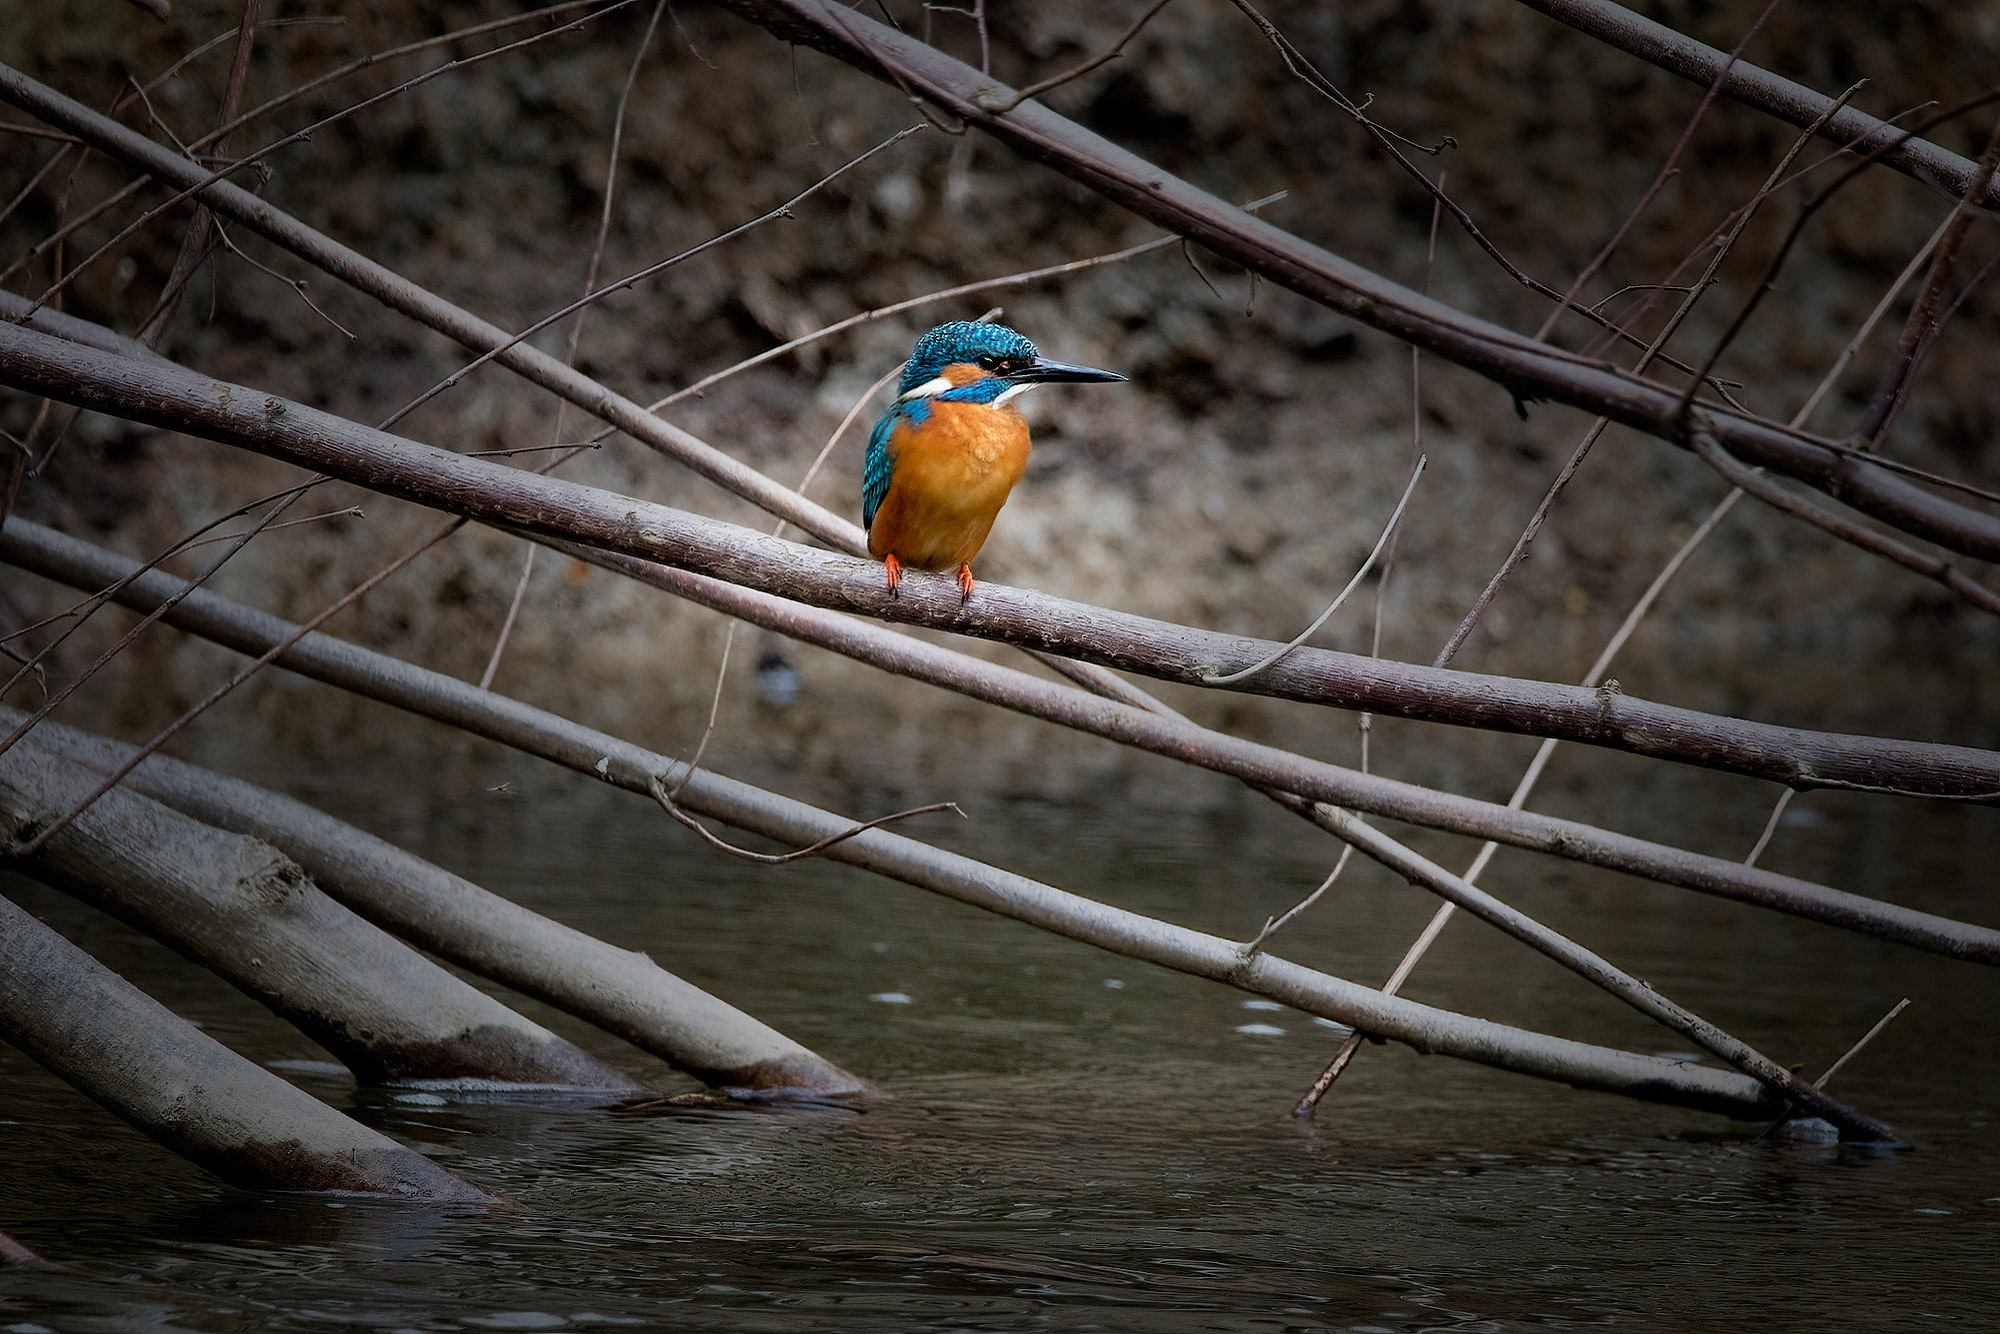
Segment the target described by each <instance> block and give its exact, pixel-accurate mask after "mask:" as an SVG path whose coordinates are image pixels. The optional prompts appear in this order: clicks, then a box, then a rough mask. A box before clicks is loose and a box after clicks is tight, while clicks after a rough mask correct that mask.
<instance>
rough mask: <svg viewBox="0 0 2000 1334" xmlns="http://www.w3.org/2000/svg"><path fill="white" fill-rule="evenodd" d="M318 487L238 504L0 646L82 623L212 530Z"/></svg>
mask: <svg viewBox="0 0 2000 1334" xmlns="http://www.w3.org/2000/svg"><path fill="white" fill-rule="evenodd" d="M318 485H320V482H319V481H311V482H306V483H304V484H302V485H299V486H288V487H286V488H285V489H284V490H283V491H279V492H276V493H275V494H272V495H268V496H260V497H258V498H257V499H256V500H253V501H251V502H250V503H249V504H247V505H238V506H237V507H236V508H235V509H233V510H230V511H229V512H228V513H226V514H222V515H219V516H217V517H216V518H213V519H210V520H209V521H208V522H207V523H205V524H203V525H202V526H201V527H199V528H197V529H195V530H194V532H192V533H190V534H189V535H188V536H186V537H184V538H181V539H180V540H179V541H177V542H175V543H174V544H173V545H171V546H169V547H167V548H165V549H164V550H162V551H161V552H160V553H159V554H158V555H157V556H154V557H153V558H152V559H151V560H149V561H147V562H145V563H144V564H143V565H141V566H140V567H139V568H138V569H137V570H136V571H135V572H134V573H132V574H131V575H129V576H126V577H125V578H124V579H122V580H120V581H117V582H114V583H113V584H111V585H110V586H108V587H106V588H101V589H99V590H97V591H96V592H95V593H92V594H91V595H90V596H89V597H87V598H84V599H82V600H81V601H79V602H77V603H76V604H74V605H73V606H70V607H67V608H65V609H63V610H62V611H59V612H57V613H55V614H54V615H53V616H44V617H43V618H42V619H41V620H39V621H35V622H33V623H32V624H29V625H24V626H22V627H21V628H20V629H18V630H13V631H9V632H8V633H6V634H4V635H0V644H5V643H10V642H12V641H13V640H16V639H19V638H20V637H21V636H23V635H26V634H31V633H33V632H34V631H36V630H39V629H41V628H42V627H43V626H46V625H53V624H55V623H56V622H57V621H63V620H69V619H72V618H78V619H79V621H81V620H82V619H87V618H88V617H89V616H90V615H91V613H93V612H95V611H96V610H97V609H98V608H99V607H102V606H104V605H105V604H106V603H107V602H109V601H111V600H112V599H113V597H114V596H115V595H116V594H117V592H118V590H119V589H121V588H123V587H124V586H125V585H126V584H128V583H130V582H131V581H132V580H133V579H136V578H138V577H139V575H141V574H144V573H145V572H146V571H147V570H150V569H152V568H153V567H155V566H156V565H158V564H159V563H160V562H161V561H164V560H166V559H168V558H169V557H171V556H173V555H176V554H177V553H179V552H182V551H185V550H187V549H188V548H190V547H194V546H201V545H204V543H203V542H201V541H198V540H197V539H199V538H201V535H202V534H203V533H206V532H208V531H209V530H210V529H212V528H218V527H220V526H222V525H223V524H225V523H228V522H229V521H230V520H231V519H235V518H240V517H241V516H243V515H245V514H248V513H250V512H251V511H252V510H255V509H259V508H261V507H263V506H265V505H272V504H276V503H277V502H278V501H280V500H283V499H285V497H287V496H291V495H294V494H297V495H304V494H305V493H306V492H307V491H309V490H311V489H312V488H313V487H315V486H318ZM283 526H284V525H283V524H273V525H268V526H267V527H280V528H281V527H283ZM63 637H64V638H67V637H68V632H65V634H64V636H63ZM61 642H62V640H61V639H58V640H56V641H55V644H51V645H49V648H51V649H52V648H54V647H55V646H56V644H60V643H61ZM47 652H48V649H44V650H43V651H42V654H38V655H37V657H38V658H39V657H40V656H42V655H43V654H46V653H47ZM13 685H14V683H13V682H12V681H9V682H8V683H7V684H6V685H4V686H0V695H4V694H6V693H7V691H8V690H10V689H12V687H13Z"/></svg>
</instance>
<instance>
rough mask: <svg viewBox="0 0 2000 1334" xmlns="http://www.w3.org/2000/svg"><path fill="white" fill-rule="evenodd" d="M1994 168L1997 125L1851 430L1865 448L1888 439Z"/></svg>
mask: <svg viewBox="0 0 2000 1334" xmlns="http://www.w3.org/2000/svg"><path fill="white" fill-rule="evenodd" d="M1996 165H2000V125H1995V126H1994V127H1993V133H1992V134H1991V135H1990V136H1988V138H1987V140H1986V151H1985V152H1983V153H1981V154H1980V155H1979V169H1978V170H1977V171H1976V172H1974V173H1973V177H1972V183H1971V184H1970V185H1968V186H1967V187H1966V190H1965V198H1963V199H1961V200H1960V201H1959V202H1958V206H1957V207H1956V208H1954V209H1952V211H1951V218H1950V220H1949V221H1948V222H1947V223H1946V225H1945V231H1944V236H1943V237H1942V238H1941V239H1940V240H1939V241H1938V244H1937V249H1936V252H1935V254H1934V256H1933V258H1932V259H1931V271H1930V273H1929V274H1928V275H1927V276H1926V277H1925V279H1924V285H1923V288H1922V289H1921V290H1920V291H1919V292H1918V293H1917V300H1916V304H1915V305H1914V306H1912V307H1911V308H1910V318H1909V320H1908V321H1907V322H1905V324H1904V325H1903V336H1902V338H1901V339H1900V340H1898V342H1897V344H1896V352H1895V355H1894V356H1892V357H1891V358H1890V359H1889V363H1888V365H1886V366H1884V367H1883V368H1882V378H1881V381H1880V383H1879V384H1877V385H1876V387H1875V395H1874V397H1873V398H1871V399H1870V400H1869V402H1868V410H1867V411H1866V412H1864V413H1863V414H1862V416H1861V420H1860V422H1859V423H1857V424H1856V426H1855V428H1854V434H1855V436H1856V438H1858V439H1860V440H1863V441H1866V442H1867V444H1868V446H1869V447H1870V448H1878V449H1879V448H1880V447H1881V444H1882V439H1883V437H1884V436H1886V435H1887V434H1888V432H1889V427H1890V426H1891V425H1892V424H1893V423H1894V421H1895V417H1896V413H1897V410H1898V409H1899V408H1900V407H1901V406H1902V403H1903V401H1904V400H1905V398H1907V396H1908V394H1909V389H1910V384H1911V382H1912V381H1914V380H1915V378H1916V369H1917V355H1918V350H1919V349H1920V348H1921V347H1922V346H1923V344H1924V343H1925V342H1927V341H1928V340H1929V339H1931V338H1933V337H1935V336H1936V334H1937V331H1938V328H1939V326H1940V324H1941V321H1939V320H1938V318H1937V313H1938V304H1939V303H1940V302H1941V301H1943V300H1944V290H1945V288H1946V286H1947V285H1949V283H1950V282H1951V273H1952V267H1953V266H1954V265H1955V264H1956V263H1957V261H1958V248H1959V246H1960V244H1961V243H1963V242H1964V240H1965V234H1966V232H1967V231H1968V230H1969V229H1970V228H1971V226H1972V219H1973V217H1974V216H1975V214H1976V213H1980V212H1985V211H1986V210H1985V209H1983V208H1982V207H1980V206H1979V205H1978V204H1975V203H1974V202H1973V201H1975V200H1979V199H1983V198H1985V196H1986V192H1987V189H1988V187H1989V186H1991V185H1992V183H1993V171H1994V168H1995V166H1996Z"/></svg>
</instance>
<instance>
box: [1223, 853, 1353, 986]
mask: <svg viewBox="0 0 2000 1334" xmlns="http://www.w3.org/2000/svg"><path fill="white" fill-rule="evenodd" d="M1353 857H1354V845H1353V844H1352V843H1343V844H1341V845H1340V856H1339V858H1338V859H1337V860H1336V861H1335V862H1334V863H1333V869H1332V870H1331V871H1328V872H1327V873H1326V879H1324V880H1322V881H1320V882H1319V888H1318V889H1315V890H1314V891H1313V892H1312V893H1310V894H1308V895H1306V896H1305V897H1304V898H1302V899H1300V900H1299V901H1298V902H1297V903H1294V904H1293V905H1292V906H1291V907H1289V908H1287V909H1285V911H1284V912H1282V913H1280V914H1278V915H1277V916H1276V917H1266V918H1265V919H1264V928H1263V930H1261V931H1259V932H1258V933H1257V934H1256V935H1255V936H1254V937H1252V938H1251V939H1250V940H1247V941H1245V942H1244V944H1243V955H1244V957H1245V958H1249V957H1250V956H1251V955H1254V954H1260V953H1262V952H1263V949H1264V942H1265V941H1267V940H1269V939H1270V938H1271V937H1272V936H1275V935H1277V934H1278V933H1279V932H1280V931H1283V930H1284V929H1285V928H1286V927H1288V926H1290V925H1291V924H1292V923H1293V922H1296V921H1297V920H1298V919H1299V914H1300V913H1303V912H1304V911H1305V910H1306V909H1308V908H1310V907H1312V906H1313V905H1314V904H1315V903H1318V902H1319V901H1320V897H1321V896H1322V895H1324V894H1325V893H1326V892H1327V891H1328V890H1329V889H1332V888H1333V886H1334V882H1335V881H1337V880H1339V879H1340V873H1341V872H1342V871H1345V870H1346V869H1347V863H1348V862H1349V861H1350V860H1352V859H1353Z"/></svg>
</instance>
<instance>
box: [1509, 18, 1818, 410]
mask: <svg viewBox="0 0 2000 1334" xmlns="http://www.w3.org/2000/svg"><path fill="white" fill-rule="evenodd" d="M1779 3H1780V0H1770V3H1768V4H1766V5H1765V6H1764V9H1763V12H1762V13H1760V14H1758V15H1757V21H1756V22H1755V23H1752V24H1751V25H1750V30H1749V31H1748V32H1746V33H1744V34H1743V39H1742V40H1741V41H1739V42H1737V43H1736V47H1735V49H1734V50H1732V51H1731V52H1730V53H1729V59H1727V60H1726V61H1724V62H1723V65H1722V68H1721V69H1719V70H1717V71H1716V74H1715V78H1713V79H1712V80H1710V81H1709V85H1708V91H1707V92H1705V93H1703V94H1702V95H1701V102H1700V103H1699V104H1698V105H1697V106H1696V107H1695V109H1694V115H1692V116H1690V117H1689V118H1688V123H1687V127H1686V128H1685V129H1683V130H1682V131H1681V137H1680V138H1679V139H1677V140H1675V141H1674V146H1673V150H1672V151H1671V152H1669V153H1668V154H1667V160H1666V161H1665V162H1662V163H1661V164H1660V170H1659V171H1658V173H1656V174H1655V175H1654V177H1653V183H1652V184H1651V185H1649V186H1647V187H1646V192H1645V193H1644V194H1642V195H1640V196H1639V202H1638V203H1636V204H1634V205H1633V206H1632V210H1631V212H1629V213H1627V214H1626V215H1625V221H1623V222H1621V223H1620V224H1618V230H1617V231H1615V232H1613V233H1612V234H1611V239H1610V240H1608V241H1606V242H1605V243H1604V248H1603V249H1602V250H1599V251H1598V252H1597V253H1596V254H1595V255H1593V256H1592V257H1591V260H1590V263H1588V264H1586V265H1584V266H1583V271H1582V272H1581V273H1579V274H1577V275H1576V279H1575V281H1573V282H1571V283H1570V285H1569V290H1568V291H1566V292H1564V293H1563V294H1562V297H1561V299H1560V300H1559V301H1558V302H1557V303H1556V308H1555V309H1554V310H1552V311H1550V312H1549V313H1548V315H1547V316H1546V317H1545V318H1544V319H1543V320H1542V326H1541V328H1539V329H1537V330H1535V339H1536V341H1537V342H1539V341H1540V340H1542V339H1544V338H1547V337H1548V336H1549V331H1550V330H1551V329H1553V328H1555V326H1556V321H1557V320H1559V319H1561V318H1562V313H1563V312H1564V311H1565V310H1569V309H1572V308H1573V307H1574V303H1575V301H1576V294H1577V293H1578V292H1581V291H1582V290H1583V287H1584V284H1585V283H1587V282H1589V281H1590V280H1591V278H1592V277H1594V276H1595V275H1596V273H1597V271H1598V270H1599V269H1601V268H1603V267H1604V265H1605V263H1606V261H1608V260H1609V259H1610V258H1611V256H1612V254H1613V253H1615V252H1616V251H1617V249H1618V246H1619V244H1620V243H1621V242H1623V241H1624V239H1625V235H1626V233H1627V232H1630V231H1631V230H1632V225H1633V224H1634V223H1636V222H1637V221H1638V220H1639V215H1640V214H1641V213H1644V212H1645V211H1646V206H1647V205H1648V204H1650V203H1652V202H1653V196H1654V195H1657V194H1658V193H1659V192H1660V187H1662V186H1664V185H1665V184H1666V183H1667V181H1668V180H1669V179H1670V178H1671V177H1672V176H1673V175H1674V173H1675V171H1676V170H1677V169H1678V164H1679V163H1680V159H1681V154H1682V153H1684V152H1686V151H1687V146H1688V143H1689V141H1690V140H1692V139H1693V138H1694V132H1695V127H1696V126H1698V125H1700V124H1701V121H1702V117H1703V116H1705V115H1707V114H1708V109H1709V107H1710V106H1712V105H1714V103H1715V99H1716V96H1717V94H1719V93H1720V92H1721V91H1722V85H1723V82H1724V81H1725V80H1726V79H1728V77H1729V71H1730V70H1732V69H1734V68H1735V67H1736V59H1737V57H1738V56H1741V55H1742V54H1743V48H1744V47H1746V46H1748V45H1750V39H1751V38H1753V37H1755V36H1756V35H1757V33H1758V31H1759V30H1760V29H1761V28H1763V26H1764V20H1766V19H1768V18H1770V17H1771V11H1773V10H1775V9H1776V8H1777V7H1778V5H1779ZM1853 95H1854V94H1853V92H1851V91H1850V92H1849V93H1848V94H1847V96H1848V97H1852V96H1853ZM1846 100H1847V99H1846V98H1842V99H1841V101H1842V103H1843V104H1844V103H1845V102H1846ZM1837 109H1838V108H1829V109H1828V110H1827V111H1826V112H1824V113H1823V114H1822V115H1821V116H1820V118H1819V121H1818V124H1820V125H1824V124H1825V123H1826V121H1827V120H1828V119H1830V118H1831V117H1832V115H1833V112H1834V110H1837ZM1696 383H1697V384H1699V383H1700V381H1699V380H1697V381H1696Z"/></svg>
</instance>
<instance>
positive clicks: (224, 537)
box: [179, 505, 367, 551]
mask: <svg viewBox="0 0 2000 1334" xmlns="http://www.w3.org/2000/svg"><path fill="white" fill-rule="evenodd" d="M365 517H367V516H365V515H364V514H363V513H362V512H361V507H360V506H359V505H349V506H348V507H347V508H346V509H344V510H328V511H327V512H326V513H324V514H308V515H306V517H305V518H303V519H287V520H285V521H284V522H283V523H273V524H266V525H265V527H264V531H265V532H267V533H275V532H278V531H279V530H280V529H284V528H297V527H300V526H301V525H303V524H308V523H318V522H319V521H320V520H322V519H360V518H365ZM241 535H242V534H240V533H221V534H218V535H216V536H215V537H204V538H201V539H200V540H198V541H194V542H183V543H182V544H181V545H180V548H179V549H180V550H182V551H193V550H194V549H195V548H196V547H207V546H213V545H215V544H216V543H217V542H228V541H231V540H233V539H234V538H237V537H240V536H241Z"/></svg>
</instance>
